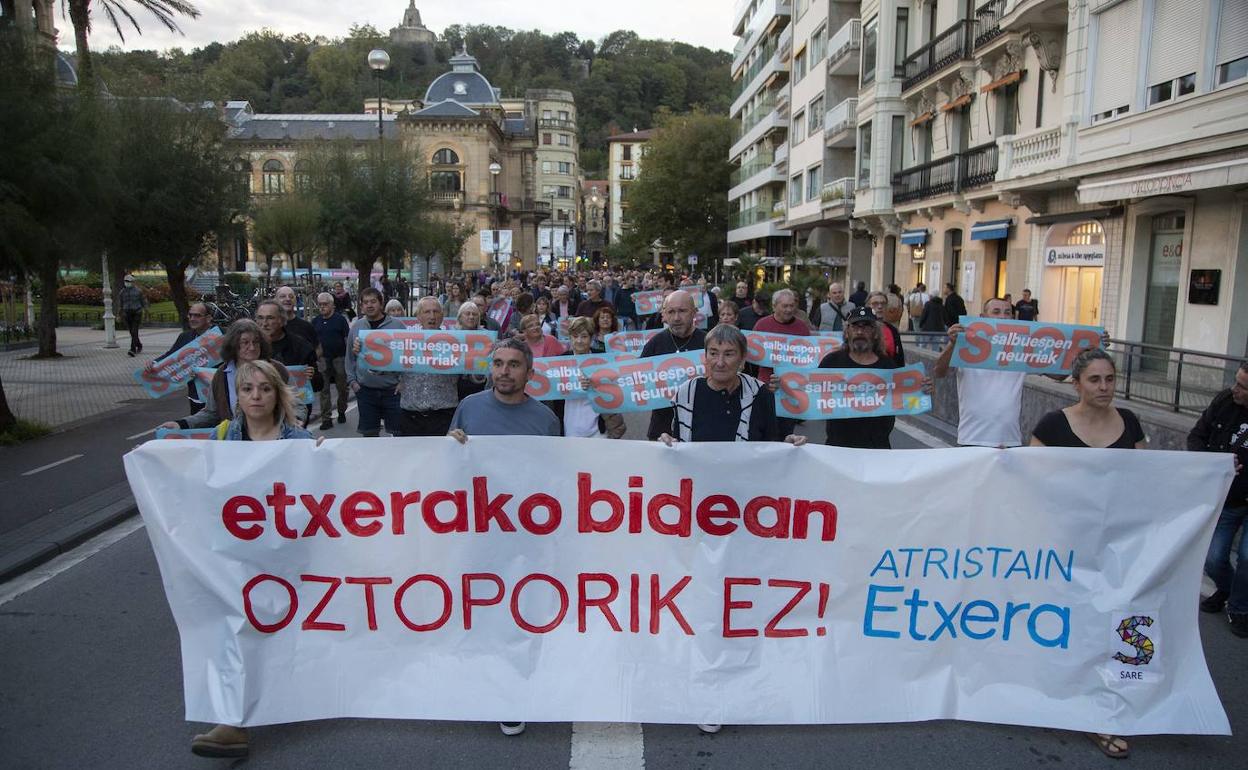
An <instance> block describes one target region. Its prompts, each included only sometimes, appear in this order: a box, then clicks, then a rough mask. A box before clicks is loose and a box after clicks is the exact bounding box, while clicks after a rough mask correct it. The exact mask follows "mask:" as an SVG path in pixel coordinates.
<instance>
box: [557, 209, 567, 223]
mask: <svg viewBox="0 0 1248 770" xmlns="http://www.w3.org/2000/svg"><path fill="white" fill-rule="evenodd" d="M558 219H559V221H560V222H567V221H568V210H567V209H559V217H558Z"/></svg>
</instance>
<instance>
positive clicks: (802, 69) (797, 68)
mask: <svg viewBox="0 0 1248 770" xmlns="http://www.w3.org/2000/svg"><path fill="white" fill-rule="evenodd" d="M804 77H806V52H805V51H802V52H801V53H799V54H798V55H796V56H794V57H793V82H794V83H796V82H797V81H799V80H801V79H802V78H804Z"/></svg>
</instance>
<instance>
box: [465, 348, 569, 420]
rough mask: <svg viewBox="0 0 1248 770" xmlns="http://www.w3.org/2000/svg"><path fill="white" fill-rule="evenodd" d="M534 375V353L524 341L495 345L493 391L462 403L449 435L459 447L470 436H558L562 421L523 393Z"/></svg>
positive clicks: (471, 397)
mask: <svg viewBox="0 0 1248 770" xmlns="http://www.w3.org/2000/svg"><path fill="white" fill-rule="evenodd" d="M532 372H533V353H532V351H530V350H529V346H528V345H526V344H525V343H524V340H519V339H505V340H500V341H498V342H496V343H494V352H493V353H492V354H491V356H490V378H491V379H492V380H493V382H494V387H493V388H492V389H490V390H485V391H482V392H480V393H477V394H474V395H471V396H468V397H467V398H465V399H464V400H463V401H461V402H459V406H458V407H457V408H456V409H455V414H454V416H452V417H451V430H450V433H448V434H447V435H449V436H452V437H454V438H455V439H456V440H458V441H459V442H460V443H463V442H465V441H467V440H468V437H469V436H558V435H560V431H559V420H558V418H556V417H555V413H554V412H552V411H550V409H548V408H547V407H546V405H545V404H543V403H542V402H541V401H538V400H536V399H533V398H530V397H529V396H528V394H526V393H525V392H524V388H525V386H526V385H528V383H529V375H530V374H532Z"/></svg>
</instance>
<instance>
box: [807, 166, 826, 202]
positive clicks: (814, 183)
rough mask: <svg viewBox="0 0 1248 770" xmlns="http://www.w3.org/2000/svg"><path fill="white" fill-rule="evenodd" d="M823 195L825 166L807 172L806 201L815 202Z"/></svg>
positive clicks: (815, 167)
mask: <svg viewBox="0 0 1248 770" xmlns="http://www.w3.org/2000/svg"><path fill="white" fill-rule="evenodd" d="M822 193H823V166H812V167H811V168H809V169H807V170H806V200H808V201H813V200H814V199H816V198H818V197H819V196H820V195H821V194H822Z"/></svg>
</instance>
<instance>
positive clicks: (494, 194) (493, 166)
mask: <svg viewBox="0 0 1248 770" xmlns="http://www.w3.org/2000/svg"><path fill="white" fill-rule="evenodd" d="M501 173H503V167H502V165H500V164H499V162H498V161H493V162H491V163H490V197H491V198H492V200H491V201H490V209H491V211H492V212H493V213H492V217H493V219H494V265H493V269H494V270H497V269H498V249H499V242H498V241H499V237H498V228H499V225H501V224H502V217H500V216H499V214H498V206H499V196H498V175H499V174H501Z"/></svg>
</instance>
